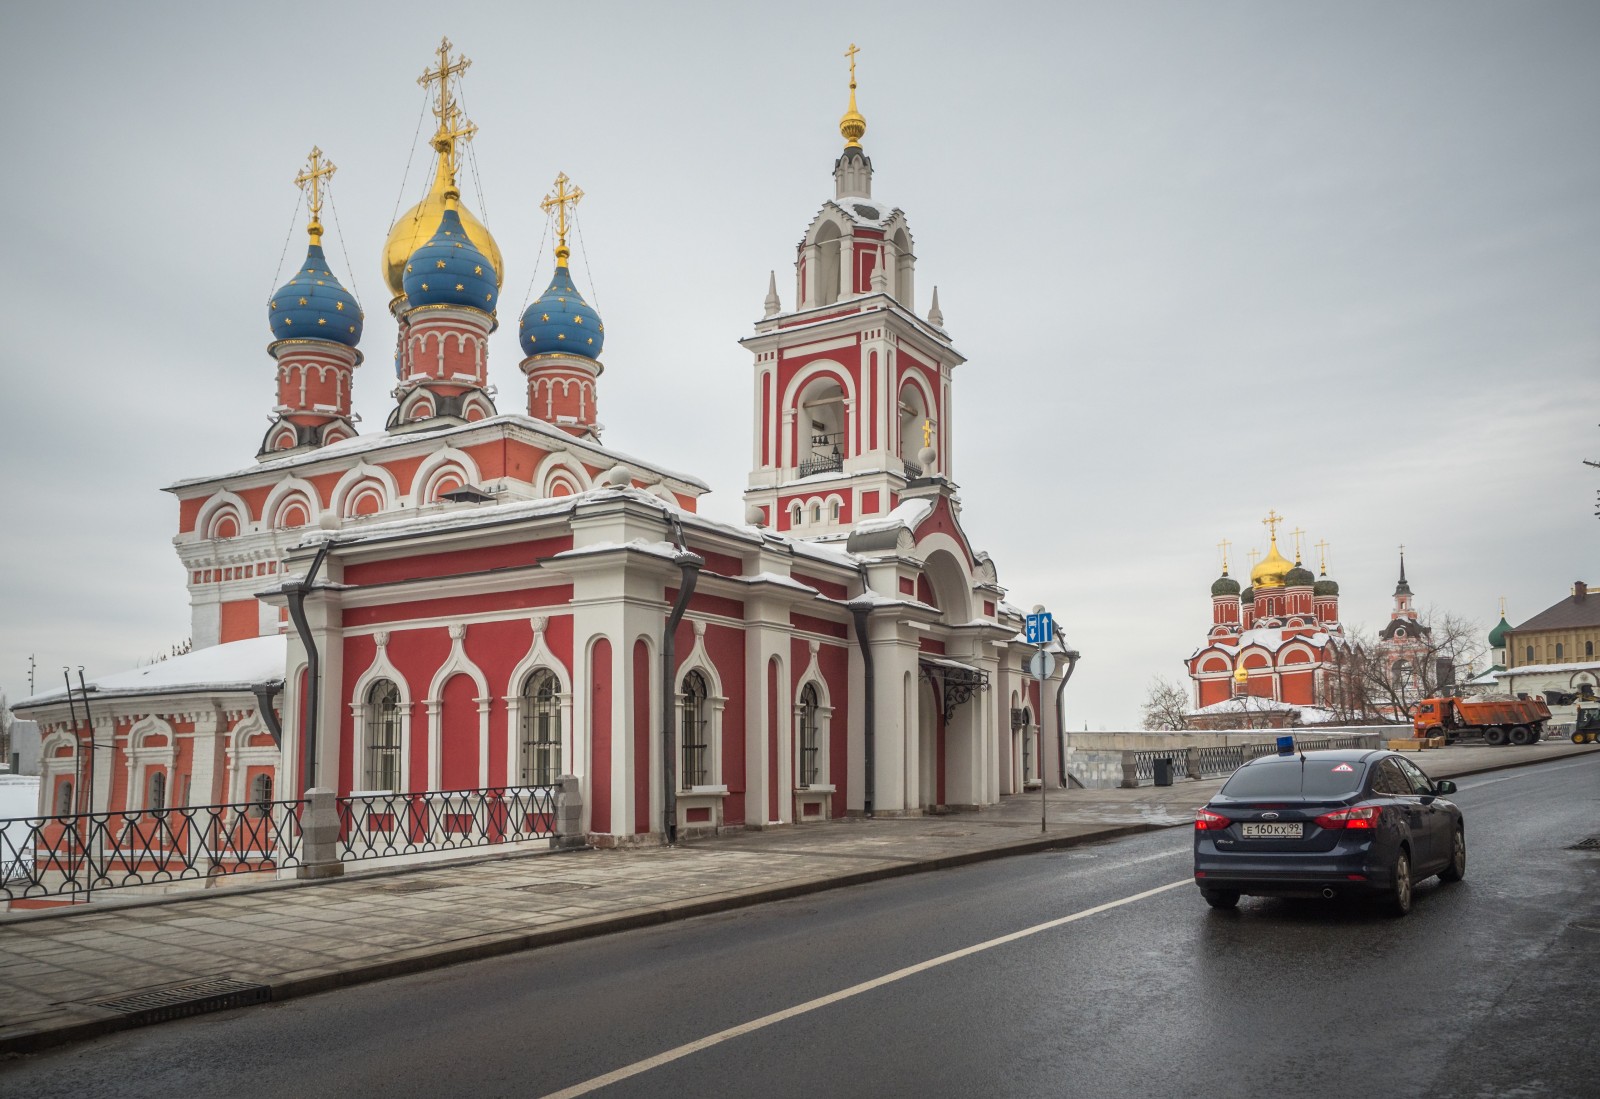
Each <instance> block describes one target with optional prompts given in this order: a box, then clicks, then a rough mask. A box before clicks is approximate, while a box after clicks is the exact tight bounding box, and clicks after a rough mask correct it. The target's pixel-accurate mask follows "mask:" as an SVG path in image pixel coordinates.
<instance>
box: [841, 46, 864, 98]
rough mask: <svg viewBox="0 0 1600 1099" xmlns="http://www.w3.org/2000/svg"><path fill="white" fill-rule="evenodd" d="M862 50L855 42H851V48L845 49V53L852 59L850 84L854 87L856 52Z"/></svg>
mask: <svg viewBox="0 0 1600 1099" xmlns="http://www.w3.org/2000/svg"><path fill="white" fill-rule="evenodd" d="M860 52H861V47H859V46H857V45H856V44H855V43H854V42H852V43H850V48H849V49H848V50H845V51H844V55H845V56H846V57H848V58H849V59H850V86H851V87H852V88H854V87H855V86H856V54H858V53H860Z"/></svg>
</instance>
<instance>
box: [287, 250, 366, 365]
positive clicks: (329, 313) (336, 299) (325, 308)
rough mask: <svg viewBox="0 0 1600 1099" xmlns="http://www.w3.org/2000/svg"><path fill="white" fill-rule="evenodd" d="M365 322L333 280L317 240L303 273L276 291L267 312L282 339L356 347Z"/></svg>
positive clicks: (353, 303)
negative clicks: (325, 341) (362, 321)
mask: <svg viewBox="0 0 1600 1099" xmlns="http://www.w3.org/2000/svg"><path fill="white" fill-rule="evenodd" d="M319 228H320V227H319ZM361 320H362V317H361V306H359V305H357V304H356V299H355V298H354V296H352V295H351V293H350V291H348V290H346V289H345V288H344V287H343V286H342V285H340V283H339V280H338V279H336V278H334V277H333V272H332V271H331V270H330V269H329V267H328V258H327V257H326V256H324V255H323V254H322V245H320V244H317V243H315V241H314V239H313V243H312V245H311V247H310V249H308V250H307V252H306V260H305V262H304V263H302V264H301V265H300V270H298V271H296V272H295V273H294V278H292V279H290V280H289V281H288V282H286V283H284V284H283V285H282V286H280V287H279V288H278V289H277V290H275V291H274V292H273V294H272V299H271V300H270V302H269V303H268V309H267V321H268V323H269V324H271V325H272V335H273V336H274V337H275V338H276V339H280V340H327V341H328V342H330V343H342V344H344V345H345V346H346V347H354V346H355V345H356V344H357V343H359V342H361Z"/></svg>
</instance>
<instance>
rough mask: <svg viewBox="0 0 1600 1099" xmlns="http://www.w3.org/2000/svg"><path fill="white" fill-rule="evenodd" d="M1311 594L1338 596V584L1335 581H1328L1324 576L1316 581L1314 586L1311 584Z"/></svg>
mask: <svg viewBox="0 0 1600 1099" xmlns="http://www.w3.org/2000/svg"><path fill="white" fill-rule="evenodd" d="M1311 594H1312V595H1338V594H1339V582H1338V581H1337V580H1329V579H1328V577H1327V576H1326V575H1324V576H1322V577H1321V578H1320V579H1318V580H1317V582H1316V583H1315V584H1313V585H1312V586H1311Z"/></svg>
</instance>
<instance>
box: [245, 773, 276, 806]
mask: <svg viewBox="0 0 1600 1099" xmlns="http://www.w3.org/2000/svg"><path fill="white" fill-rule="evenodd" d="M271 807H272V776H271V775H269V774H266V773H264V772H263V773H262V774H259V775H257V776H256V777H255V778H253V779H251V780H250V815H251V816H252V817H264V816H266V815H267V812H268V810H269V809H271Z"/></svg>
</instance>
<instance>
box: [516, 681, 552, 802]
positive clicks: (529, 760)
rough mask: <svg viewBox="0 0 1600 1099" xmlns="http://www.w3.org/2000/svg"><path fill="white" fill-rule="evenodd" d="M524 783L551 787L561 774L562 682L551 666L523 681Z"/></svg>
mask: <svg viewBox="0 0 1600 1099" xmlns="http://www.w3.org/2000/svg"><path fill="white" fill-rule="evenodd" d="M521 714H522V716H521V721H522V766H521V775H522V785H524V786H551V785H554V784H555V781H556V777H557V776H558V775H560V774H561V699H560V683H559V681H557V679H556V677H555V673H554V672H552V671H550V670H549V669H548V668H536V669H534V670H533V671H532V672H531V673H529V675H528V678H527V679H525V680H523V681H522V710H521Z"/></svg>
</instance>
